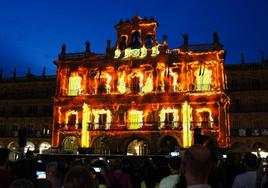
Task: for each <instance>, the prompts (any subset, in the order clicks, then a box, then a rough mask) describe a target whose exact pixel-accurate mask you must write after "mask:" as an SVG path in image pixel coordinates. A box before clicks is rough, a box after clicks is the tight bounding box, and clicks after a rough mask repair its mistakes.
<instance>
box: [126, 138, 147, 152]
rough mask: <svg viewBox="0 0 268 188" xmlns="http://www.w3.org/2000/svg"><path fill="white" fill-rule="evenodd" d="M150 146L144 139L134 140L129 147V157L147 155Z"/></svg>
mask: <svg viewBox="0 0 268 188" xmlns="http://www.w3.org/2000/svg"><path fill="white" fill-rule="evenodd" d="M147 153H148V145H147V144H146V143H145V142H144V141H143V140H142V139H134V140H132V141H131V142H130V143H129V144H128V145H127V155H145V154H147Z"/></svg>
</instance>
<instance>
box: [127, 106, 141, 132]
mask: <svg viewBox="0 0 268 188" xmlns="http://www.w3.org/2000/svg"><path fill="white" fill-rule="evenodd" d="M141 126H142V111H138V110H132V111H130V113H129V129H139V128H141Z"/></svg>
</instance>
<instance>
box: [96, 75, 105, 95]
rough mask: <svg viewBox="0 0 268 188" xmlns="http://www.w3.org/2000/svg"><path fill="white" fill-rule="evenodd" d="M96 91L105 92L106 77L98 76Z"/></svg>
mask: <svg viewBox="0 0 268 188" xmlns="http://www.w3.org/2000/svg"><path fill="white" fill-rule="evenodd" d="M98 93H99V94H103V93H106V78H100V80H99V87H98Z"/></svg>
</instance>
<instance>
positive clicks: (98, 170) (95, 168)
mask: <svg viewBox="0 0 268 188" xmlns="http://www.w3.org/2000/svg"><path fill="white" fill-rule="evenodd" d="M93 168H94V170H95V172H100V171H101V168H99V167H93Z"/></svg>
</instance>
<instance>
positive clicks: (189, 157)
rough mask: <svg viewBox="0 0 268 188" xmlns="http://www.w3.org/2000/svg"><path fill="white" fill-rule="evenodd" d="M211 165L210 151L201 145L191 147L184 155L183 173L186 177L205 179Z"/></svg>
mask: <svg viewBox="0 0 268 188" xmlns="http://www.w3.org/2000/svg"><path fill="white" fill-rule="evenodd" d="M211 164H212V160H211V154H210V151H209V150H208V149H207V148H206V147H204V146H202V145H193V146H191V147H190V148H188V149H187V150H186V151H185V153H184V157H183V165H184V171H185V173H186V175H188V176H191V177H198V178H201V179H202V178H204V179H207V177H208V175H209V172H210V169H211Z"/></svg>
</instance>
